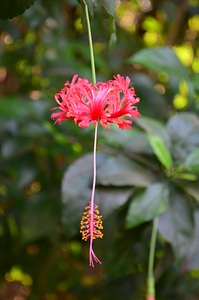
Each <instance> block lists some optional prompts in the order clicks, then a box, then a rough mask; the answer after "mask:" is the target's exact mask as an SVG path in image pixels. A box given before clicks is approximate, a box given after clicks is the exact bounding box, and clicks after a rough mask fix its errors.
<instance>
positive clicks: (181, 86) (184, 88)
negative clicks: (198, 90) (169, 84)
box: [179, 80, 189, 97]
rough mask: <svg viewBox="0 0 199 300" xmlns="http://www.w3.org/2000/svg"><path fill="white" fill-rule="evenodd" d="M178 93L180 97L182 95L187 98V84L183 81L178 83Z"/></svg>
mask: <svg viewBox="0 0 199 300" xmlns="http://www.w3.org/2000/svg"><path fill="white" fill-rule="evenodd" d="M179 92H180V94H181V95H183V96H185V97H187V96H188V92H189V89H188V85H187V82H186V81H185V80H182V81H181V82H180V83H179Z"/></svg>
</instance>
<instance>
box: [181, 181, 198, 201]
mask: <svg viewBox="0 0 199 300" xmlns="http://www.w3.org/2000/svg"><path fill="white" fill-rule="evenodd" d="M183 189H184V190H185V191H186V192H187V193H188V194H189V195H191V196H192V197H193V198H194V199H195V200H196V201H198V202H199V184H198V182H197V183H195V184H194V183H192V184H190V183H189V184H186V185H185V186H183Z"/></svg>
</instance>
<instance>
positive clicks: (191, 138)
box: [167, 112, 199, 163]
mask: <svg viewBox="0 0 199 300" xmlns="http://www.w3.org/2000/svg"><path fill="white" fill-rule="evenodd" d="M167 130H168V133H169V135H170V137H171V139H172V141H173V157H174V158H175V160H176V161H177V162H179V163H182V162H183V163H184V162H185V161H186V159H187V156H189V154H190V153H191V152H193V151H194V150H195V149H196V148H198V145H199V118H198V116H197V115H196V114H194V113H189V112H183V113H178V114H177V115H175V116H173V117H172V118H170V120H169V121H168V123H167Z"/></svg>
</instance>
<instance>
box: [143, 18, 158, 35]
mask: <svg viewBox="0 0 199 300" xmlns="http://www.w3.org/2000/svg"><path fill="white" fill-rule="evenodd" d="M142 28H143V29H145V30H146V31H152V32H160V31H161V30H162V26H161V24H160V23H159V22H158V21H157V20H156V19H155V18H153V17H147V18H145V20H144V21H143V22H142Z"/></svg>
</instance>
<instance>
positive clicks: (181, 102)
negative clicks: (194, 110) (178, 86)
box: [173, 94, 188, 110]
mask: <svg viewBox="0 0 199 300" xmlns="http://www.w3.org/2000/svg"><path fill="white" fill-rule="evenodd" d="M187 104H188V100H187V97H185V96H183V95H181V94H177V95H175V97H174V99H173V106H174V107H175V108H176V109H179V110H181V109H184V108H185V107H187Z"/></svg>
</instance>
